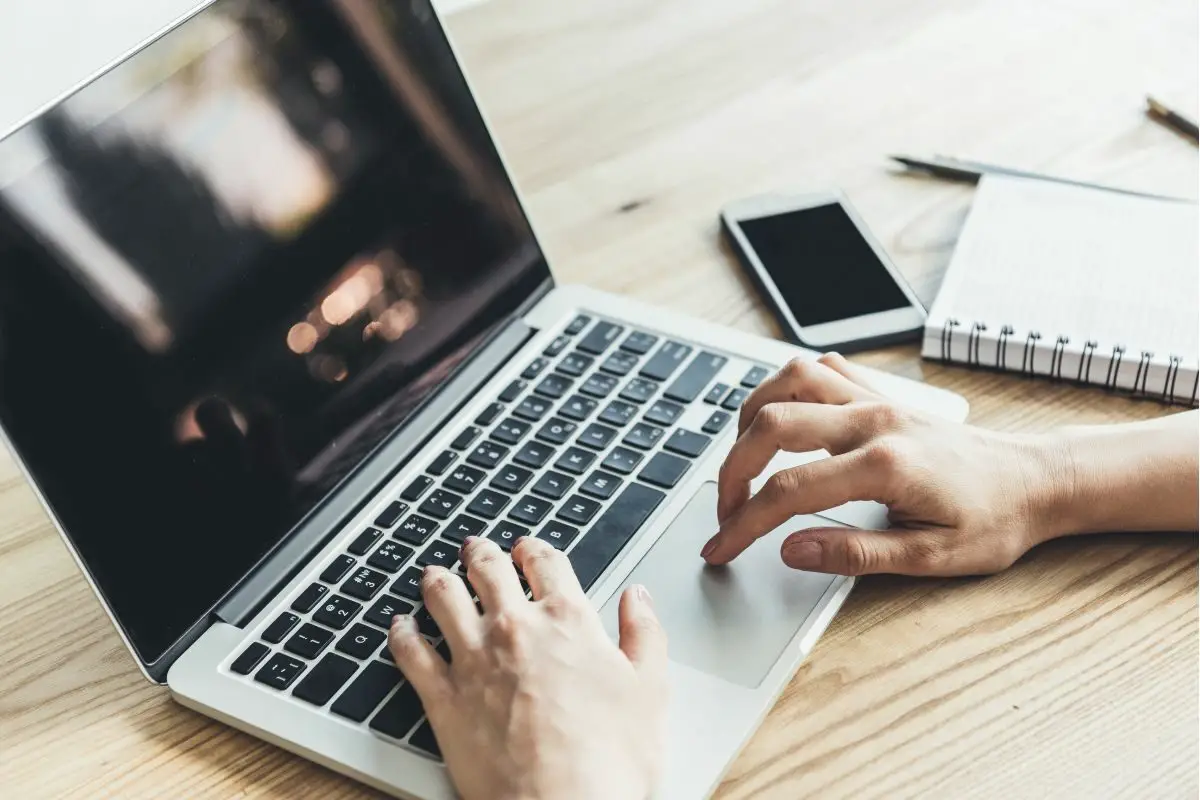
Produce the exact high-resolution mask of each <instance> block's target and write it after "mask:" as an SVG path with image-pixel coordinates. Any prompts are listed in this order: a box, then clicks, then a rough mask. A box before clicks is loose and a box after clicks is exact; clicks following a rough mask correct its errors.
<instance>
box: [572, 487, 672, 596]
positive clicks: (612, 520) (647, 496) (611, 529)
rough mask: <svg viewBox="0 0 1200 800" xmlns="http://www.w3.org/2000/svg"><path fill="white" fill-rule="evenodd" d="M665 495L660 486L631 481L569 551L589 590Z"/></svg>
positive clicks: (584, 587)
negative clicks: (659, 488) (659, 489)
mask: <svg viewBox="0 0 1200 800" xmlns="http://www.w3.org/2000/svg"><path fill="white" fill-rule="evenodd" d="M664 497H666V495H665V494H663V493H662V492H660V491H658V490H657V489H651V488H650V487H648V486H642V485H641V484H638V483H631V484H629V486H627V487H625V491H623V492H621V494H620V496H618V497H617V499H616V501H615V502H614V503H613V504H612V505H611V506H609V507H608V510H607V511H605V512H604V513H603V514H601V515H600V518H599V519H597V520H596V522H595V523H594V524H593V525H592V527H591V529H590V530H588V531H587V533H586V534H584V536H583V538H582V539H580V540H579V544H577V545H575V548H574V549H573V550H571V552H570V553H567V557H568V558H570V559H571V566H572V567H574V569H575V574H576V575H577V576H578V577H579V583H580V585H581V586H583V590H584V591H585V592H586V591H587V590H588V589H591V588H592V584H593V583H595V582H596V579H597V578H599V577H600V574H601V573H602V572H604V570H605V569H607V568H608V565H609V564H611V563H612V560H613V559H614V558H616V557H617V553H619V552H621V550H622V549H623V548H624V547H625V545H626V544H628V543H629V540H630V539H632V538H633V535H634V534H635V533H637V531H638V528H640V527H642V523H643V522H645V521H646V518H647V517H649V516H650V515H651V514H652V513H653V512H654V509H656V508H658V504H659V503H661V502H662V500H663V498H664Z"/></svg>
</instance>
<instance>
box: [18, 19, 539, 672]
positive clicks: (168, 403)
mask: <svg viewBox="0 0 1200 800" xmlns="http://www.w3.org/2000/svg"><path fill="white" fill-rule="evenodd" d="M548 277H549V273H548V271H547V269H546V265H545V263H544V261H543V260H542V256H541V252H540V251H539V249H538V246H537V243H536V242H535V240H534V238H533V235H532V233H531V231H530V228H529V226H528V223H527V221H526V219H525V217H524V215H523V213H522V211H521V208H520V206H519V204H518V202H517V199H516V196H515V194H514V191H513V187H512V185H511V183H510V182H509V179H508V177H507V175H506V174H505V171H504V169H503V167H502V166H501V164H500V161H499V158H498V156H497V154H496V151H495V149H494V147H493V145H492V142H491V140H490V138H489V136H488V134H487V131H486V130H485V128H484V126H483V123H482V121H481V119H480V116H479V112H478V110H477V108H476V106H475V104H474V101H473V99H472V97H471V95H470V94H469V93H468V91H467V89H466V86H465V84H464V83H463V79H462V76H461V74H460V72H459V69H458V66H457V64H456V62H455V60H454V58H453V56H452V54H451V52H450V50H449V47H448V46H447V44H446V41H445V39H444V37H443V34H442V32H441V29H440V27H439V26H438V23H437V21H436V19H435V18H434V17H433V16H432V14H431V13H430V12H429V9H428V7H427V6H426V5H424V4H423V3H421V2H403V3H396V2H389V1H387V0H380V1H379V2H367V3H349V2H337V1H336V0H329V1H328V2H317V0H306V2H303V3H289V2H266V1H265V0H245V1H240V0H228V1H227V2H221V3H218V4H217V5H215V6H213V7H211V8H210V9H209V10H207V11H205V12H203V13H202V14H200V15H199V16H197V17H194V18H193V19H191V20H190V21H188V22H187V23H185V24H184V25H182V26H181V27H179V28H177V29H176V30H175V31H174V32H172V33H171V34H169V35H168V36H167V37H165V38H163V39H161V40H159V41H158V42H156V43H155V44H154V45H152V46H151V47H149V48H147V49H146V50H143V51H142V52H140V53H139V54H138V55H137V56H136V57H134V58H133V59H131V60H129V61H127V62H125V63H124V64H123V65H121V66H120V67H117V68H116V69H114V70H111V71H109V72H108V73H106V74H105V75H104V76H102V77H101V78H99V79H98V80H96V81H94V82H92V83H91V84H89V85H88V86H87V87H85V88H84V89H82V90H80V91H79V92H76V93H75V94H74V95H72V96H71V97H69V98H68V99H67V100H66V101H64V102H63V103H61V104H59V105H58V106H56V107H55V108H54V109H53V110H51V111H49V112H48V113H45V114H43V115H41V116H40V117H39V118H38V119H36V120H35V121H33V122H32V123H30V124H28V125H26V126H25V127H23V128H21V129H19V130H17V131H16V132H15V133H13V134H12V135H10V136H9V137H7V138H6V139H4V140H3V141H0V422H2V423H3V426H4V430H5V432H6V433H7V435H8V437H9V439H10V440H11V442H12V444H13V446H14V447H15V449H16V450H17V452H18V453H19V455H20V457H21V459H22V460H23V461H24V462H25V464H26V465H27V467H28V469H29V471H30V472H31V473H32V475H33V477H34V480H35V482H36V483H37V484H38V486H39V488H40V489H41V491H42V493H43V494H44V496H45V497H46V499H47V500H48V502H49V503H50V505H51V506H52V507H53V509H54V511H55V513H56V514H57V516H58V517H59V518H60V519H61V521H62V522H63V524H64V527H65V528H66V530H67V532H68V534H69V536H70V538H71V539H72V541H73V544H74V546H75V548H76V550H77V551H78V553H79V555H80V557H81V558H82V560H83V561H84V562H85V563H86V565H87V567H88V569H89V571H90V572H91V574H92V576H93V578H94V580H95V582H96V584H97V585H98V587H99V588H100V590H101V591H102V592H103V593H104V595H105V597H106V599H107V600H108V602H109V604H110V605H111V607H112V608H113V609H114V611H115V614H116V616H117V618H118V621H119V622H120V624H121V626H122V627H123V629H124V631H125V633H126V635H127V636H128V638H129V640H130V641H131V642H132V644H133V646H134V647H135V649H136V650H137V651H138V653H139V654H140V656H141V658H142V659H143V660H144V661H146V662H153V661H155V660H156V659H157V658H158V657H159V656H160V655H161V654H163V653H164V652H165V651H166V649H167V648H168V647H169V646H170V645H171V644H172V643H173V642H174V641H175V640H177V639H178V638H179V637H180V636H181V635H182V634H183V633H184V632H185V631H186V630H187V629H188V628H189V627H190V626H191V625H192V624H194V623H195V621H196V620H198V619H200V618H201V617H203V616H204V614H205V613H206V612H207V611H208V610H209V609H210V608H211V607H212V606H213V605H214V604H215V603H216V602H217V601H218V600H219V599H220V597H221V596H222V595H223V594H224V593H225V592H226V591H227V590H228V589H229V588H231V586H232V585H233V584H234V583H235V582H236V581H237V580H238V579H239V578H240V577H241V576H242V575H243V574H244V573H245V572H246V571H247V570H248V569H249V568H250V567H251V566H253V564H254V563H255V562H256V561H257V560H258V559H259V558H261V557H262V556H263V555H264V553H266V552H267V551H268V550H269V549H271V548H272V547H273V546H274V545H275V544H276V543H277V542H278V541H279V540H280V539H281V538H282V537H283V536H284V535H285V534H286V533H287V532H288V531H289V530H290V529H291V528H292V527H293V526H295V525H296V523H297V522H298V521H299V520H301V518H303V517H304V516H305V515H306V514H307V513H308V512H309V511H311V510H312V509H313V508H314V506H316V505H317V504H318V503H319V502H320V501H321V500H322V498H324V497H325V496H326V495H327V494H328V493H329V491H330V489H331V488H332V487H334V486H335V485H336V484H338V482H339V481H341V480H342V479H343V478H344V477H345V476H346V475H347V474H348V472H349V471H351V470H352V469H353V468H354V467H355V466H357V465H358V464H359V463H360V461H361V459H362V457H363V456H364V455H365V454H366V453H368V452H370V451H371V450H372V449H373V448H374V447H375V446H376V445H378V444H379V443H380V442H381V441H382V439H383V438H385V437H386V436H387V435H389V433H391V432H393V431H394V430H395V428H396V426H397V425H398V424H399V423H401V422H402V421H403V420H404V419H405V418H406V417H407V416H408V415H409V414H410V413H411V412H412V410H413V409H414V408H415V407H416V406H417V405H418V404H419V403H421V402H422V401H423V400H424V399H426V398H427V397H428V395H429V393H430V392H431V391H432V390H434V389H435V388H436V387H438V386H439V384H440V383H442V382H443V381H444V380H445V378H446V376H447V374H448V373H449V372H450V371H451V370H452V369H453V368H454V367H455V366H456V365H457V364H458V363H459V362H461V360H462V359H463V358H464V357H465V355H466V354H467V353H468V352H469V351H470V348H471V345H472V343H474V342H477V341H478V340H479V337H481V336H482V335H484V334H485V333H486V332H487V331H488V330H489V328H491V327H492V326H494V325H495V324H496V323H497V322H499V321H500V320H503V319H505V318H506V317H507V316H509V315H510V314H511V313H512V312H513V311H514V309H515V308H516V307H517V305H518V304H519V303H520V302H521V301H522V300H524V299H525V298H527V297H528V296H529V295H530V294H531V292H532V291H533V289H534V287H536V286H537V285H539V284H541V283H542V282H543V281H544V280H546V279H547V278H548Z"/></svg>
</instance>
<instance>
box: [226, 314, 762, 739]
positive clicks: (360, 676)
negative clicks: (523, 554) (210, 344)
mask: <svg viewBox="0 0 1200 800" xmlns="http://www.w3.org/2000/svg"><path fill="white" fill-rule="evenodd" d="M727 363H728V359H727V358H726V357H725V356H722V355H719V354H716V353H712V352H708V351H704V350H701V349H699V348H697V347H695V346H693V345H690V344H685V343H683V342H678V341H673V340H670V339H664V338H662V337H660V336H657V335H654V334H651V333H648V332H645V331H640V330H636V329H629V328H628V327H627V326H624V325H621V324H618V323H615V322H610V321H605V320H593V319H592V318H590V317H589V316H586V315H582V314H581V315H579V316H577V317H576V318H575V319H574V320H572V321H571V323H570V324H568V325H567V326H566V328H564V329H563V331H562V333H560V334H559V335H558V336H556V337H555V338H554V339H553V341H552V342H551V343H550V345H549V346H547V347H546V349H545V350H544V352H543V353H542V355H541V356H539V357H537V358H536V359H534V360H533V361H532V362H530V363H529V365H528V366H527V367H526V368H525V370H524V371H523V372H522V373H521V376H520V378H518V379H517V380H514V381H513V382H512V383H510V384H509V385H508V386H506V387H505V388H504V389H503V390H502V391H501V392H500V394H499V395H498V396H497V397H496V399H495V401H494V402H492V403H490V404H489V405H487V406H486V407H485V408H484V410H483V411H482V412H481V413H479V414H478V415H477V416H476V417H475V419H473V420H471V421H470V422H469V423H468V424H465V425H464V426H463V427H462V429H461V430H460V431H459V432H458V433H457V434H456V435H455V437H454V438H453V439H452V441H451V443H450V446H449V448H448V449H446V450H444V451H443V452H440V453H436V454H434V456H433V457H432V458H431V459H430V460H429V462H428V463H427V465H426V466H425V469H424V472H423V474H421V475H419V476H417V477H416V478H414V479H413V480H412V481H411V482H410V483H409V484H408V485H407V486H406V487H405V488H404V489H403V490H402V491H401V492H400V493H399V494H398V495H397V496H396V498H395V499H394V500H393V501H392V502H390V503H389V504H388V505H387V506H386V507H385V508H384V509H383V510H382V511H381V512H380V513H379V515H378V516H377V517H376V518H375V520H374V524H373V525H371V526H368V527H365V528H364V529H363V530H362V531H360V532H359V533H358V534H357V535H355V536H354V537H353V538H352V539H351V540H350V542H349V544H348V545H347V546H346V548H345V552H343V553H341V554H339V555H337V556H335V557H334V558H333V559H332V560H331V561H330V562H329V563H328V564H327V565H325V566H324V568H323V569H322V571H321V573H320V575H319V578H318V580H317V581H316V582H314V583H312V584H310V585H309V586H308V587H306V588H304V589H302V590H300V592H299V593H298V594H297V595H296V596H295V598H293V600H292V602H291V604H290V607H289V609H288V610H286V611H284V612H282V613H281V614H279V616H278V617H276V618H275V619H274V620H273V621H271V622H270V623H268V624H267V626H266V627H265V628H263V629H262V631H261V632H260V633H259V636H258V640H257V641H255V642H253V643H252V644H250V645H249V646H248V647H246V648H245V649H244V650H243V651H242V652H241V653H240V654H239V655H238V656H237V657H236V658H235V659H234V660H233V662H232V663H231V664H230V669H231V670H232V671H233V672H234V673H236V674H239V675H244V676H246V677H247V680H254V681H257V682H258V683H260V684H262V685H264V686H267V687H270V688H272V689H275V690H278V691H280V692H290V693H291V694H292V696H294V697H296V698H299V699H300V700H303V701H306V702H308V703H312V704H313V705H314V706H318V707H324V706H326V704H329V712H330V713H332V714H334V715H336V716H338V717H341V718H343V719H345V720H348V721H350V722H354V723H365V724H367V725H369V726H370V729H371V730H373V731H375V732H376V733H379V734H382V735H384V736H387V737H391V738H392V739H396V740H400V741H403V742H404V743H405V744H407V745H408V746H409V747H411V748H413V749H415V750H416V751H418V752H420V753H422V754H424V755H426V756H429V757H432V758H435V759H440V757H441V754H440V752H439V751H438V748H437V743H436V742H435V740H434V737H433V733H432V731H431V730H430V728H429V724H428V723H427V722H426V721H425V720H424V712H423V710H422V708H421V703H420V701H419V700H418V699H417V696H416V693H415V692H414V691H413V690H412V688H411V686H410V685H409V684H407V683H404V682H403V679H402V676H401V674H400V672H399V670H397V668H396V667H395V665H394V663H393V662H392V657H391V654H390V652H389V651H388V649H387V630H388V628H389V626H390V625H391V620H392V616H393V615H395V614H413V615H414V618H415V619H416V621H417V624H418V627H419V628H420V630H421V632H422V633H423V634H424V635H425V636H426V637H428V638H429V639H430V641H431V642H432V643H434V644H436V645H437V647H438V649H439V651H440V652H441V653H442V655H443V656H444V657H446V658H449V649H448V648H447V646H446V644H445V642H444V641H442V640H441V632H440V631H439V630H438V627H437V623H436V622H434V620H433V618H432V616H431V615H430V614H429V613H428V612H427V611H426V610H425V608H424V607H423V605H422V603H421V573H422V568H423V567H425V566H426V565H430V564H436V565H439V566H443V567H446V568H448V569H453V570H455V571H457V572H458V574H460V575H463V574H464V569H463V567H462V565H461V564H460V563H459V561H458V555H459V549H460V547H461V545H462V542H463V541H464V540H465V539H466V538H467V537H468V536H486V537H487V538H489V539H492V540H493V541H495V542H496V543H497V544H499V545H500V546H501V547H502V548H504V549H505V550H510V549H511V548H512V546H513V545H514V544H515V543H516V541H517V539H518V538H520V537H521V536H537V537H539V538H542V539H545V540H546V541H547V542H549V543H550V544H552V545H553V546H554V547H556V548H558V549H559V550H562V551H565V552H566V554H567V557H568V558H569V559H570V561H571V565H572V567H573V568H574V570H575V574H576V575H577V576H578V577H579V582H580V584H581V585H582V586H583V588H584V591H587V590H588V589H590V588H591V587H592V585H593V584H594V583H595V582H596V581H597V580H598V579H599V577H600V576H601V575H602V574H603V573H604V571H605V569H607V568H608V565H609V564H611V563H612V562H613V560H614V559H615V558H616V557H617V555H618V554H619V553H620V552H621V551H622V550H623V549H624V548H625V546H626V545H627V544H628V543H629V542H630V541H631V540H632V539H633V538H634V536H635V535H636V534H637V532H638V530H639V529H640V528H641V526H642V525H643V524H644V523H645V521H646V520H647V519H648V518H649V517H650V516H651V514H653V513H654V511H655V509H656V508H658V506H659V505H660V504H661V503H662V502H663V501H664V500H665V499H666V498H667V496H668V494H669V493H670V492H671V490H672V489H674V487H675V486H676V485H677V484H678V483H679V482H680V481H681V480H682V479H683V478H684V476H685V475H687V472H688V470H689V469H690V467H691V465H692V462H693V461H694V460H695V459H697V458H699V457H700V456H702V455H703V454H704V452H705V450H706V449H707V448H708V446H709V445H710V444H711V442H712V439H713V437H715V436H716V435H717V434H719V433H721V431H722V430H724V428H725V427H726V425H727V424H729V423H730V420H731V418H732V416H733V414H734V413H736V411H737V409H738V408H739V406H740V405H741V403H742V401H743V400H745V398H746V396H747V395H748V393H749V392H750V391H751V390H752V389H753V388H754V387H755V386H757V385H758V384H759V383H760V382H761V381H762V380H763V379H764V378H766V376H767V374H768V369H767V368H766V367H762V366H753V367H751V368H750V369H749V370H748V371H747V372H746V373H745V375H744V376H743V377H742V379H741V381H740V385H738V386H731V385H727V384H724V383H719V382H715V379H716V377H717V376H718V374H719V373H720V372H721V371H722V369H723V368H724V367H725V366H726V364H727ZM696 406H699V407H701V408H703V413H702V414H700V415H696V414H692V415H691V416H690V419H693V420H696V419H702V420H703V423H702V424H699V425H697V426H695V427H696V428H697V429H696V430H692V429H690V428H687V427H682V426H680V425H678V424H677V423H678V422H679V420H680V419H681V418H683V417H684V416H685V414H686V412H687V411H688V410H689V409H690V408H692V407H696ZM330 701H332V703H330Z"/></svg>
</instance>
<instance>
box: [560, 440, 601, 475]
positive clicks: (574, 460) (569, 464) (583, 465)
mask: <svg viewBox="0 0 1200 800" xmlns="http://www.w3.org/2000/svg"><path fill="white" fill-rule="evenodd" d="M595 460H596V454H595V453H589V452H588V451H587V450H581V449H580V448H578V447H568V448H567V449H566V451H565V452H563V454H562V455H561V456H559V457H558V461H555V462H554V468H555V469H560V470H562V471H563V472H569V473H571V474H572V475H582V474H583V473H584V472H585V471H586V470H587V468H588V467H590V466H591V465H592V462H593V461H595Z"/></svg>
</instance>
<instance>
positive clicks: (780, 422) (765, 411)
mask: <svg viewBox="0 0 1200 800" xmlns="http://www.w3.org/2000/svg"><path fill="white" fill-rule="evenodd" d="M787 416H788V414H787V409H786V408H785V407H784V405H783V404H782V403H768V404H767V405H765V406H763V407H762V408H760V409H759V410H758V413H757V414H755V415H754V422H753V423H751V427H752V428H753V429H754V432H755V433H757V434H761V435H764V436H777V435H778V434H779V433H781V432H782V431H783V428H784V425H786V423H787Z"/></svg>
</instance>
